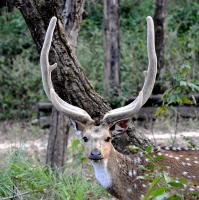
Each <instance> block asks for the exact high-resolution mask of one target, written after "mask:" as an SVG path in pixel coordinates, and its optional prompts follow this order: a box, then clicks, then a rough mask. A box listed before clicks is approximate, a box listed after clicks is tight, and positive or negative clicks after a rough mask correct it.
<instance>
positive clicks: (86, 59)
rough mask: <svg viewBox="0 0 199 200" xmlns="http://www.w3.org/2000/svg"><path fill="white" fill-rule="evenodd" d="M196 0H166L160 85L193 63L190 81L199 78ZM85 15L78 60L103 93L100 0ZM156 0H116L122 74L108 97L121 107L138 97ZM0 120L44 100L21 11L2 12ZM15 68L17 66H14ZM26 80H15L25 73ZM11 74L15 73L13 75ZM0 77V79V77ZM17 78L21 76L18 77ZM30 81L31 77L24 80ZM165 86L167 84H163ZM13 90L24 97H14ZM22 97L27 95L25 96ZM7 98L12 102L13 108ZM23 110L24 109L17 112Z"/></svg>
mask: <svg viewBox="0 0 199 200" xmlns="http://www.w3.org/2000/svg"><path fill="white" fill-rule="evenodd" d="M198 9H199V3H198V1H196V0H193V1H191V2H189V1H187V0H177V1H168V7H167V13H168V14H167V18H166V32H165V34H166V40H165V69H164V70H162V71H161V74H160V80H158V81H159V82H160V84H162V85H165V81H166V80H167V79H168V75H169V74H170V75H171V74H173V72H175V71H176V67H177V66H182V65H184V64H187V65H189V66H191V67H192V68H191V71H190V76H189V77H188V79H189V78H190V79H192V80H198V79H199V63H198V60H199V59H198V55H199V45H198V40H199V38H198V37H199V36H198V34H197V33H198V31H199V30H198V29H199V26H198V23H197V22H198V21H199V14H198ZM85 10H86V14H87V16H86V17H85V19H84V20H83V22H82V26H81V30H80V36H79V41H78V50H77V53H78V59H79V60H80V63H81V64H82V66H83V68H84V70H85V72H86V75H87V77H88V78H89V80H90V81H91V83H92V84H93V86H94V87H95V89H96V90H97V91H98V92H99V93H100V94H103V64H104V55H103V31H102V25H103V6H102V2H101V1H99V0H96V1H86V6H85ZM153 13H154V1H152V0H143V1H131V0H121V1H120V28H121V29H120V36H121V37H120V40H121V41H120V48H121V54H120V78H121V91H122V92H121V96H120V97H119V98H118V99H116V98H109V99H108V100H109V101H114V102H112V103H111V104H112V105H115V106H117V105H120V104H121V103H123V101H124V99H125V98H126V97H130V96H132V95H137V92H138V91H139V90H140V88H141V87H142V84H143V78H144V76H143V75H142V71H144V70H146V68H147V52H146V20H145V18H146V16H147V15H151V16H153ZM0 24H1V25H0V37H1V41H0V90H1V96H0V99H1V102H0V112H1V113H2V114H1V116H0V119H3V118H14V117H27V116H28V117H30V116H31V112H30V111H31V107H32V105H33V104H35V103H36V102H37V101H39V100H41V99H42V98H44V97H43V96H44V95H43V92H42V86H41V78H40V70H39V64H38V53H37V51H36V48H35V45H34V42H33V41H32V40H31V36H30V34H29V32H28V29H27V26H26V25H25V22H24V20H23V17H22V16H21V14H20V13H19V11H17V10H14V11H13V12H7V11H2V10H1V13H0ZM14 68H15V69H14ZM23 70H25V72H24V76H26V80H24V81H23V80H20V81H19V79H16V77H17V75H19V74H18V72H19V71H23ZM13 73H17V75H14V74H13ZM2 77H3V78H2ZM21 79H23V77H22V76H21ZM28 79H29V81H28ZM167 86H168V87H169V86H170V83H169V85H168V84H167ZM13 91H17V92H19V93H20V94H23V96H22V97H21V96H19V95H17V94H16V93H15V92H14V93H13ZM24 96H25V97H24ZM11 102H14V104H13V106H12V104H11ZM21 111H22V113H21Z"/></svg>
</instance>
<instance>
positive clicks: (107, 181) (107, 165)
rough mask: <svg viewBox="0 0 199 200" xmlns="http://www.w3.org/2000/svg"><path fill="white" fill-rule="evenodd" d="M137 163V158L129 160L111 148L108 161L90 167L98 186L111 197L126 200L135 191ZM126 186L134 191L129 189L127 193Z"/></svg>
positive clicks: (93, 163) (94, 163) (138, 159)
mask: <svg viewBox="0 0 199 200" xmlns="http://www.w3.org/2000/svg"><path fill="white" fill-rule="evenodd" d="M139 162H141V160H140V158H139V157H138V156H136V157H135V158H134V159H133V160H131V159H130V158H129V157H128V156H125V155H123V154H121V153H119V152H118V151H116V150H115V149H114V148H112V150H111V152H110V156H109V158H108V159H104V160H102V161H98V162H92V165H93V169H94V172H95V177H96V179H97V181H98V182H99V184H100V185H101V186H102V187H104V188H105V189H107V190H108V191H109V192H110V193H111V194H112V195H113V196H115V197H117V198H119V199H126V200H127V199H132V194H133V192H135V191H137V185H136V184H133V182H134V179H135V180H136V176H137V175H138V171H137V169H138V165H139ZM124 183H125V184H124ZM126 183H127V184H126ZM127 185H129V186H134V187H135V190H134V191H133V187H131V188H129V191H127V190H128V188H127ZM118 191H119V192H118ZM134 197H135V194H134ZM139 197H140V196H139Z"/></svg>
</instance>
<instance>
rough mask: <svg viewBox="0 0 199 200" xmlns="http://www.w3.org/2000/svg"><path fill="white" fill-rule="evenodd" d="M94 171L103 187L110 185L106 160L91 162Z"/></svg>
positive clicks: (110, 180)
mask: <svg viewBox="0 0 199 200" xmlns="http://www.w3.org/2000/svg"><path fill="white" fill-rule="evenodd" d="M91 163H92V165H93V169H94V172H95V177H96V179H97V181H98V182H99V183H100V185H101V186H102V187H104V188H109V187H111V185H112V179H111V175H110V173H109V172H108V169H107V160H103V161H100V162H93V161H92V162H91Z"/></svg>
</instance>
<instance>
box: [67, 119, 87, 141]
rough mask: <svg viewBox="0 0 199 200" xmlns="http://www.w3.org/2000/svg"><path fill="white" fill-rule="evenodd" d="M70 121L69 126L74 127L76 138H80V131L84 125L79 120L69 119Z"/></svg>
mask: <svg viewBox="0 0 199 200" xmlns="http://www.w3.org/2000/svg"><path fill="white" fill-rule="evenodd" d="M70 121H71V126H72V127H73V129H74V132H75V135H76V136H77V137H78V138H81V137H82V132H83V130H84V129H85V125H84V124H82V123H81V122H77V121H73V120H70Z"/></svg>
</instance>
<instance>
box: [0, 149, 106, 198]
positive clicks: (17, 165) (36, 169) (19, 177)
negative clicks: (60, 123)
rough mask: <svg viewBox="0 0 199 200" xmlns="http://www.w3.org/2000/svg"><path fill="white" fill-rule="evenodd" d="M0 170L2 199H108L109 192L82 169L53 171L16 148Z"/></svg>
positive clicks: (71, 168) (70, 168) (72, 168)
mask: <svg viewBox="0 0 199 200" xmlns="http://www.w3.org/2000/svg"><path fill="white" fill-rule="evenodd" d="M6 162H7V163H6V164H5V167H4V168H0V199H10V198H9V197H12V196H13V195H16V196H19V197H20V195H21V196H22V197H23V198H19V199H31V200H38V199H48V200H51V199H52V200H55V199H56V200H62V199H64V200H70V199H73V200H83V199H92V200H95V199H99V197H104V198H105V197H106V196H107V194H106V192H105V191H104V190H103V189H102V188H101V187H100V186H99V185H97V184H96V183H93V182H94V181H93V180H92V179H91V178H87V177H86V176H84V175H82V172H81V169H80V168H81V167H80V166H70V167H69V168H66V169H65V170H64V172H54V171H52V170H51V169H50V168H48V167H46V166H43V165H41V164H39V163H37V162H35V161H33V160H31V159H29V158H28V157H27V154H26V152H24V151H22V150H21V149H17V150H16V151H14V152H13V153H12V154H11V155H9V156H8V158H7V160H6Z"/></svg>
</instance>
